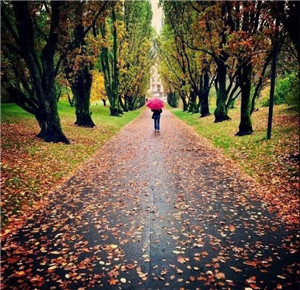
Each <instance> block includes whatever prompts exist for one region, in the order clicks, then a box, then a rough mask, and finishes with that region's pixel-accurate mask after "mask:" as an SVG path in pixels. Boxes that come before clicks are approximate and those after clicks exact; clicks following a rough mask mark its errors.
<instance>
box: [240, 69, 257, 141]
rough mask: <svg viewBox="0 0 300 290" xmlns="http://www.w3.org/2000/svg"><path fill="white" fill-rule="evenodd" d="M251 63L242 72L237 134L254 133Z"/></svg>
mask: <svg viewBox="0 0 300 290" xmlns="http://www.w3.org/2000/svg"><path fill="white" fill-rule="evenodd" d="M251 72H252V66H251V64H246V65H245V66H244V67H243V68H242V70H241V73H240V80H239V81H240V87H241V120H240V125H239V131H238V132H237V133H236V135H237V136H244V135H250V134H252V133H253V129H252V122H251V100H250V99H251V98H250V93H251Z"/></svg>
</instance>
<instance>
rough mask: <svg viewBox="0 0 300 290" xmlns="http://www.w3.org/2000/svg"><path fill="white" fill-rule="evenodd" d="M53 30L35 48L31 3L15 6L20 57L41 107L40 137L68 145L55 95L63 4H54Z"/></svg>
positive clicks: (16, 3)
mask: <svg viewBox="0 0 300 290" xmlns="http://www.w3.org/2000/svg"><path fill="white" fill-rule="evenodd" d="M51 6H52V15H51V28H50V32H49V36H48V41H47V43H46V45H45V46H44V47H43V48H42V50H41V51H38V50H36V47H35V46H34V45H33V43H34V39H35V33H34V30H33V24H32V22H31V21H32V20H31V16H30V13H29V6H28V1H24V2H15V3H13V7H14V11H15V16H16V19H17V30H18V35H19V39H18V41H19V45H20V54H21V56H22V57H23V58H24V60H25V62H26V64H27V67H28V72H29V73H30V78H31V80H32V83H33V86H34V90H35V92H36V95H37V98H38V103H39V108H38V109H37V110H36V112H35V117H36V119H37V121H38V123H39V126H40V128H41V131H40V133H39V134H38V135H37V137H39V138H42V139H43V140H44V141H46V142H63V143H66V144H69V143H70V142H69V140H68V139H67V138H66V136H65V135H64V134H63V132H62V130H61V125H60V120H59V116H58V110H57V101H58V97H57V95H56V92H55V86H54V84H55V77H56V70H55V62H54V58H55V57H54V56H55V52H56V49H57V43H58V33H57V29H58V27H59V24H60V10H61V9H62V2H58V1H57V2H54V1H53V2H51Z"/></svg>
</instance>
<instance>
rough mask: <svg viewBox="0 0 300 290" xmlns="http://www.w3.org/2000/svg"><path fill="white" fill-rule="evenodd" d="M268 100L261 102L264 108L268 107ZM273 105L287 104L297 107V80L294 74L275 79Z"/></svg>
mask: <svg viewBox="0 0 300 290" xmlns="http://www.w3.org/2000/svg"><path fill="white" fill-rule="evenodd" d="M269 103H270V98H269V97H268V98H267V99H266V100H264V101H263V103H262V105H263V106H264V107H267V106H269ZM274 104H275V105H281V104H287V105H289V106H293V107H294V106H295V107H299V79H298V78H297V76H296V75H295V74H294V73H291V74H289V75H286V76H285V77H283V78H277V79H276V86H275V93H274Z"/></svg>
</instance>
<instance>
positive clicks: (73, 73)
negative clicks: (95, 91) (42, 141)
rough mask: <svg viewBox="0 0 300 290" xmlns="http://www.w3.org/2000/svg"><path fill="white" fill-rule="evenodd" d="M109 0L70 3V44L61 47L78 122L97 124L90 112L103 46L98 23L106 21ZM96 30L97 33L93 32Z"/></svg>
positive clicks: (77, 123)
mask: <svg viewBox="0 0 300 290" xmlns="http://www.w3.org/2000/svg"><path fill="white" fill-rule="evenodd" d="M107 7H108V5H107V1H96V2H88V1H83V2H70V3H68V8H69V9H68V14H67V15H66V18H67V19H68V22H67V23H68V24H69V25H67V26H66V27H65V35H66V43H65V44H64V45H63V46H61V53H62V56H63V60H64V72H65V75H66V77H67V79H68V81H69V83H70V86H71V89H72V93H73V96H74V99H75V108H76V109H75V113H76V122H75V124H76V125H78V126H83V127H94V126H95V124H94V122H93V121H92V118H91V113H90V94H91V86H92V73H91V70H92V69H93V67H94V63H95V62H96V60H97V58H98V56H99V54H100V48H101V45H102V39H101V37H99V36H98V35H97V33H96V32H95V31H96V30H95V26H96V25H99V23H101V22H104V21H105V16H106V15H105V12H106V9H107ZM92 32H93V34H92Z"/></svg>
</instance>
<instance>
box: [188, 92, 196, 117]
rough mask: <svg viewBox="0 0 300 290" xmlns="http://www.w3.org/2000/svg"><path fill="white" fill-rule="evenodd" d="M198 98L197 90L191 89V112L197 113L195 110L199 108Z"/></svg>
mask: <svg viewBox="0 0 300 290" xmlns="http://www.w3.org/2000/svg"><path fill="white" fill-rule="evenodd" d="M196 99H197V92H196V91H195V90H191V92H190V101H189V108H188V111H189V112H190V113H195V110H196V108H197V104H196Z"/></svg>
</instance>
